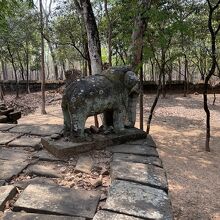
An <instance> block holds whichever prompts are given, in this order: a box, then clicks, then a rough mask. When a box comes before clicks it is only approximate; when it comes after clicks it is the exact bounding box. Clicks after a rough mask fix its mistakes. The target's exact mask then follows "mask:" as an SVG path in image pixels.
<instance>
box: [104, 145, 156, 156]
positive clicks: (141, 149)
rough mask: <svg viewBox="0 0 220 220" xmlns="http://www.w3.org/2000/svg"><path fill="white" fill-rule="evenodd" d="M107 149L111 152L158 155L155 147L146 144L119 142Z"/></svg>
mask: <svg viewBox="0 0 220 220" xmlns="http://www.w3.org/2000/svg"><path fill="white" fill-rule="evenodd" d="M107 150H109V151H110V152H113V153H125V154H136V155H144V156H153V157H159V155H158V152H157V150H156V148H154V147H149V146H146V145H135V144H132V145H131V144H130V145H129V144H121V145H115V146H112V147H108V148H107Z"/></svg>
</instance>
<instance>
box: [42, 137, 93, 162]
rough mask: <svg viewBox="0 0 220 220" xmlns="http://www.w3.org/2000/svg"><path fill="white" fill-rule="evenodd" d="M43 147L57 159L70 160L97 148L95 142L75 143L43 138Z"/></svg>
mask: <svg viewBox="0 0 220 220" xmlns="http://www.w3.org/2000/svg"><path fill="white" fill-rule="evenodd" d="M41 143H42V145H43V147H44V148H45V149H46V150H48V151H49V152H50V153H51V154H53V155H54V156H55V157H57V158H69V157H72V156H74V155H75V154H78V153H83V152H87V151H90V150H92V149H94V148H95V144H94V143H93V142H81V143H74V142H69V141H64V140H63V139H60V140H52V139H51V138H41Z"/></svg>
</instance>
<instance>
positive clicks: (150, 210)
mask: <svg viewBox="0 0 220 220" xmlns="http://www.w3.org/2000/svg"><path fill="white" fill-rule="evenodd" d="M103 209H105V210H109V211H113V212H117V213H121V214H125V215H131V216H134V217H139V218H143V219H155V220H162V219H163V220H164V219H166V220H172V219H173V216H172V208H171V203H170V200H169V198H168V196H167V194H166V193H165V192H164V191H163V190H160V189H155V188H152V187H149V186H145V185H141V184H137V183H132V182H127V181H122V180H115V181H113V183H112V186H111V187H110V190H109V195H108V198H107V200H106V204H105V206H104V207H103Z"/></svg>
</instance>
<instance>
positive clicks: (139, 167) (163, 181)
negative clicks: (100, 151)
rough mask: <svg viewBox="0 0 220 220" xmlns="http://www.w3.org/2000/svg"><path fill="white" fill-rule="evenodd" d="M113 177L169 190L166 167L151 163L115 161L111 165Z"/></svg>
mask: <svg viewBox="0 0 220 220" xmlns="http://www.w3.org/2000/svg"><path fill="white" fill-rule="evenodd" d="M110 173H111V179H112V180H114V179H120V180H126V181H131V182H136V183H141V184H144V185H148V186H152V187H155V188H159V189H163V190H165V191H166V192H167V191H168V183H167V178H166V175H165V171H164V169H162V168H160V167H156V166H153V165H149V164H142V163H132V162H124V161H115V162H112V163H111V165H110Z"/></svg>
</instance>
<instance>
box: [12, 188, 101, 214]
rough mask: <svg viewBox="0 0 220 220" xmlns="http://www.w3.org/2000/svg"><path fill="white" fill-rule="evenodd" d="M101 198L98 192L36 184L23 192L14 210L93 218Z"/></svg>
mask: <svg viewBox="0 0 220 220" xmlns="http://www.w3.org/2000/svg"><path fill="white" fill-rule="evenodd" d="M33 195H34V196H33ZM99 197H100V196H99V193H98V192H92V191H85V190H75V189H68V188H64V187H60V186H53V185H36V184H34V185H29V186H28V187H27V188H26V189H25V190H24V191H23V193H22V194H21V195H20V197H19V199H18V200H17V201H16V203H15V204H14V209H15V211H19V210H24V211H32V212H37V213H43V212H44V213H45V212H46V213H48V214H59V215H70V216H79V217H84V218H93V216H94V215H95V211H96V208H97V205H98V202H99Z"/></svg>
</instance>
